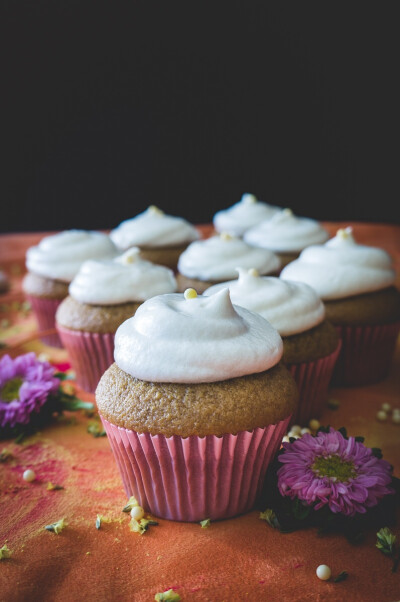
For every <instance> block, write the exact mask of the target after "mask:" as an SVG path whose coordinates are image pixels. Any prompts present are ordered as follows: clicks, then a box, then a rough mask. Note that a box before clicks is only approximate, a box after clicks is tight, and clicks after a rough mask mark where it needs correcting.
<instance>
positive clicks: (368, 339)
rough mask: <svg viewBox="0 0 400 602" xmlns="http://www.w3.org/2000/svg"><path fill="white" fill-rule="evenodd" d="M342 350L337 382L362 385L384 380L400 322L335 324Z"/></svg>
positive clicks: (334, 379) (389, 365)
mask: <svg viewBox="0 0 400 602" xmlns="http://www.w3.org/2000/svg"><path fill="white" fill-rule="evenodd" d="M336 329H337V331H338V332H339V334H340V336H341V338H342V350H341V352H340V355H339V359H338V361H337V364H336V367H335V372H334V375H333V383H334V384H335V386H362V385H370V384H373V383H378V382H380V381H382V380H384V379H385V378H386V377H387V376H388V374H389V371H390V367H391V364H392V360H393V354H394V350H395V346H396V341H397V337H398V334H399V331H400V322H396V323H394V324H384V325H380V326H336Z"/></svg>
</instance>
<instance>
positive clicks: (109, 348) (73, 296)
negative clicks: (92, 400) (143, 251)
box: [56, 248, 176, 393]
mask: <svg viewBox="0 0 400 602" xmlns="http://www.w3.org/2000/svg"><path fill="white" fill-rule="evenodd" d="M175 291H176V281H175V278H174V275H173V272H172V270H169V269H168V268H166V267H163V266H161V265H155V264H153V263H151V262H150V261H145V260H143V259H141V258H140V256H139V249H138V248H132V249H129V250H128V251H126V252H125V253H124V254H123V255H122V256H120V257H117V258H115V259H113V260H90V261H85V263H84V264H83V265H82V266H81V269H80V270H79V272H78V274H77V275H76V276H75V278H74V279H73V281H72V282H71V284H70V286H69V296H68V297H66V298H65V299H64V300H63V301H62V303H61V304H60V306H59V307H58V309H57V313H56V326H57V331H58V333H59V335H60V338H61V341H62V343H63V345H64V347H65V348H66V350H67V351H68V355H69V358H70V360H71V364H72V367H73V368H74V370H75V372H76V380H77V383H78V384H79V385H80V386H81V387H82V388H83V389H84V390H86V391H89V392H90V393H94V391H95V389H96V386H97V383H98V382H99V379H100V377H101V375H102V374H103V372H105V370H107V368H108V367H109V366H110V365H111V364H112V363H113V361H114V355H113V354H114V335H115V332H116V330H117V328H118V326H119V325H120V324H122V322H124V321H125V320H127V319H128V318H130V317H132V316H133V315H134V313H135V312H136V310H137V308H138V307H139V305H141V303H143V301H145V300H146V299H149V298H150V297H153V296H154V295H159V294H161V293H172V292H175Z"/></svg>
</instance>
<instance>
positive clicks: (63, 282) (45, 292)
mask: <svg viewBox="0 0 400 602" xmlns="http://www.w3.org/2000/svg"><path fill="white" fill-rule="evenodd" d="M116 254H117V250H116V247H115V246H114V244H113V242H112V241H111V239H110V237H109V236H107V235H106V234H103V233H101V232H92V231H87V230H65V231H64V232H60V233H58V234H54V235H51V236H45V237H44V238H43V239H42V240H41V241H40V243H39V244H38V245H37V246H35V247H30V248H29V249H28V251H27V253H26V267H27V270H28V273H27V274H26V276H25V277H24V280H23V283H22V287H23V290H24V292H25V296H26V297H27V299H28V301H29V302H30V304H31V306H32V309H33V312H34V314H35V316H36V319H37V322H38V325H39V329H40V330H42V331H45V330H52V329H54V328H55V320H54V318H55V313H56V310H57V307H58V306H59V304H60V303H61V301H62V300H63V299H64V298H65V297H66V296H67V295H68V286H69V283H70V282H71V280H72V279H73V278H74V276H75V275H76V274H77V272H78V270H79V268H80V267H81V265H82V263H83V262H84V261H86V259H100V258H109V257H114V256H115V255H116ZM42 340H43V341H44V342H45V343H47V344H48V345H53V346H56V347H61V342H60V339H59V337H58V335H57V333H55V334H51V335H48V336H45V337H43V339H42Z"/></svg>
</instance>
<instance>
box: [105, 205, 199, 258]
mask: <svg viewBox="0 0 400 602" xmlns="http://www.w3.org/2000/svg"><path fill="white" fill-rule="evenodd" d="M110 236H111V239H112V240H113V242H114V243H115V244H116V245H117V247H118V248H120V249H128V248H129V247H132V246H137V247H151V248H157V247H168V246H169V247H172V246H177V245H182V244H185V243H189V242H192V241H193V240H197V239H198V238H199V233H198V232H197V230H196V228H195V227H194V226H192V224H190V223H189V222H188V221H186V220H185V219H183V218H182V217H175V216H173V215H166V214H165V213H164V212H163V211H161V210H160V209H157V207H154V206H153V205H152V206H150V207H149V208H148V209H146V211H144V212H143V213H140V214H139V215H137V216H136V217H133V218H132V219H127V220H125V221H123V222H122V223H121V224H120V225H119V226H117V227H116V228H115V229H114V230H112V231H111V233H110Z"/></svg>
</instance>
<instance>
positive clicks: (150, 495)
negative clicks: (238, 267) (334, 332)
mask: <svg viewBox="0 0 400 602" xmlns="http://www.w3.org/2000/svg"><path fill="white" fill-rule="evenodd" d="M281 357H282V339H281V337H280V336H279V334H278V332H277V331H276V330H275V329H274V328H272V326H271V325H270V324H269V323H268V322H267V321H266V320H265V319H264V318H262V317H261V316H259V315H257V314H255V313H252V312H250V311H248V310H246V309H244V308H242V307H238V306H233V305H232V303H231V301H230V297H229V291H228V290H227V289H225V290H223V291H221V292H220V293H217V294H216V295H213V296H210V297H204V296H199V297H197V295H196V292H195V291H194V290H193V289H191V290H188V291H186V292H185V294H184V295H182V294H172V295H160V296H157V297H153V298H152V299H150V300H148V301H145V302H144V303H143V304H142V305H141V306H140V307H139V309H138V310H137V311H136V314H135V315H134V316H133V318H130V319H129V320H127V321H126V322H124V323H123V324H121V326H120V327H119V328H118V330H117V333H116V338H115V363H114V364H112V366H111V367H110V368H109V369H108V370H107V371H106V372H105V374H104V375H103V377H102V378H101V380H100V382H99V385H98V387H97V390H96V401H97V405H98V409H99V412H100V415H101V417H102V420H103V424H104V427H105V429H106V431H107V435H108V440H109V442H110V444H111V447H112V450H113V452H114V457H115V459H116V462H117V465H118V467H119V469H120V471H121V476H122V479H123V482H124V486H125V490H126V493H127V495H128V496H131V495H134V496H135V497H136V498H137V499H138V501H139V503H140V504H141V505H142V506H143V507H144V508H145V510H147V511H149V512H151V513H152V514H155V515H156V516H160V517H163V518H168V519H173V520H182V521H199V520H202V519H204V518H210V519H212V520H215V519H221V518H228V517H231V516H235V515H237V514H241V513H243V512H246V511H248V510H250V509H251V508H252V507H253V505H254V503H255V500H256V497H257V495H258V493H259V491H260V487H261V485H262V482H263V479H264V476H265V472H266V469H267V466H268V464H269V463H270V461H271V460H272V458H273V457H274V454H275V452H276V450H277V449H278V447H279V445H280V442H281V438H282V435H283V434H284V432H285V429H286V428H287V425H288V423H289V421H290V418H291V416H292V414H293V413H294V412H295V410H296V404H297V395H298V393H297V387H296V385H295V382H294V380H293V377H292V376H291V374H290V373H289V371H288V370H287V368H286V367H285V366H284V365H283V364H282V362H281V361H280V360H281Z"/></svg>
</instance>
